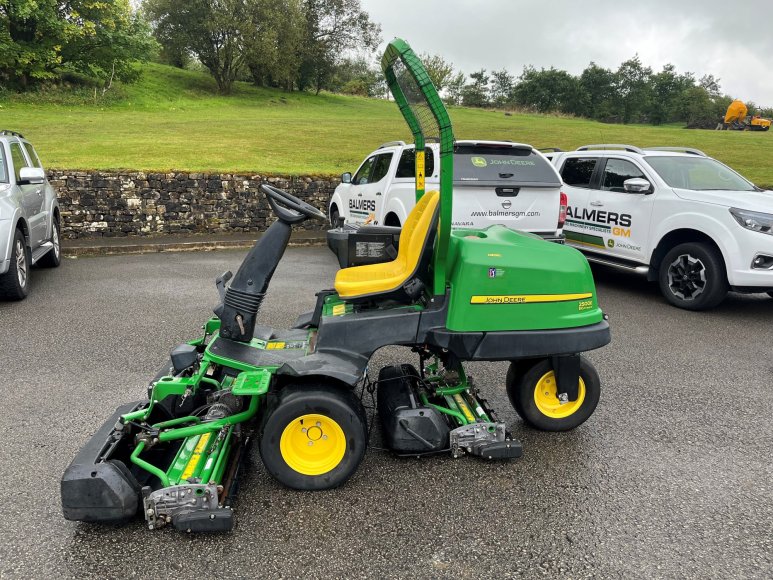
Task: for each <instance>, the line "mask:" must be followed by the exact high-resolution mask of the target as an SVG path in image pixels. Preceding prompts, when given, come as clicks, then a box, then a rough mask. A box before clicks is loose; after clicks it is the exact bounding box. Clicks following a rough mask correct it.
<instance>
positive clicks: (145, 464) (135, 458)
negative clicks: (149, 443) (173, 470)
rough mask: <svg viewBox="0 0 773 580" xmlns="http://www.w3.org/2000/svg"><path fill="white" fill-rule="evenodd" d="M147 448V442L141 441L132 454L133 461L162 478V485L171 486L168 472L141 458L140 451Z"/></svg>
mask: <svg viewBox="0 0 773 580" xmlns="http://www.w3.org/2000/svg"><path fill="white" fill-rule="evenodd" d="M143 449H145V442H144V441H140V442H139V444H138V445H137V447H136V448H135V449H134V453H132V455H131V461H132V463H134V465H136V466H137V467H141V468H142V469H144V470H145V471H147V472H149V473H152V474H153V475H155V476H156V477H157V478H159V479H160V480H161V485H162V486H163V487H169V478H168V477H167V476H166V473H164V472H163V471H161V470H160V469H159V468H158V467H156V466H155V465H151V464H150V463H148V462H147V461H145V460H144V459H140V453H142V450H143Z"/></svg>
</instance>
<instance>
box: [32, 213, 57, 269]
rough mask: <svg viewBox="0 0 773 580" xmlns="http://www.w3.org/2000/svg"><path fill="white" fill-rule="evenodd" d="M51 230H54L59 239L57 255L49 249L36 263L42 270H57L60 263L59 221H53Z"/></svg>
mask: <svg viewBox="0 0 773 580" xmlns="http://www.w3.org/2000/svg"><path fill="white" fill-rule="evenodd" d="M51 228H56V234H57V237H58V239H59V255H58V256H57V255H56V252H54V249H53V248H51V249H50V250H49V251H48V252H47V253H46V255H45V256H43V257H42V258H40V260H38V261H37V264H36V265H38V266H41V267H43V268H58V267H59V264H61V263H62V229H61V228H60V226H59V220H58V219H54V223H53V224H52V226H51ZM53 237H54V236H53V232H52V234H51V239H53Z"/></svg>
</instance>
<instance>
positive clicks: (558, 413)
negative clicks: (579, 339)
mask: <svg viewBox="0 0 773 580" xmlns="http://www.w3.org/2000/svg"><path fill="white" fill-rule="evenodd" d="M556 387H557V382H556V376H555V373H554V372H553V367H552V365H551V364H550V361H549V360H542V361H540V362H538V363H536V364H535V365H533V366H531V367H530V368H529V369H528V370H527V371H526V372H524V373H515V372H513V373H508V377H507V395H508V397H509V398H510V402H511V403H512V405H513V407H514V408H515V410H516V412H517V413H518V414H519V415H520V416H521V418H522V419H523V420H524V421H525V422H526V423H527V424H528V425H530V426H531V427H534V428H535V429H539V430H541V431H569V430H570V429H574V428H575V427H578V426H580V425H582V424H583V423H584V422H585V421H587V420H588V417H590V416H591V415H592V414H593V411H595V410H596V405H598V402H599V396H600V395H601V381H600V379H599V375H598V373H597V372H596V369H595V368H593V365H592V364H591V363H590V361H588V359H586V358H585V357H580V388H579V391H578V396H577V400H575V401H562V400H561V399H559V398H558V390H557V388H556Z"/></svg>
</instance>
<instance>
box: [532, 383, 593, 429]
mask: <svg viewBox="0 0 773 580" xmlns="http://www.w3.org/2000/svg"><path fill="white" fill-rule="evenodd" d="M583 401H585V381H583V380H582V377H580V390H579V392H578V396H577V400H576V401H567V402H565V403H561V401H560V400H559V399H558V394H557V393H556V376H555V374H553V371H549V372H547V373H545V374H544V375H542V378H541V379H540V380H539V381H537V386H535V387H534V403H535V404H536V405H537V409H539V411H540V413H542V414H543V415H545V416H546V417H550V418H551V419H564V418H565V417H569V416H570V415H573V414H574V413H576V412H577V411H578V410H579V408H580V407H582V403H583Z"/></svg>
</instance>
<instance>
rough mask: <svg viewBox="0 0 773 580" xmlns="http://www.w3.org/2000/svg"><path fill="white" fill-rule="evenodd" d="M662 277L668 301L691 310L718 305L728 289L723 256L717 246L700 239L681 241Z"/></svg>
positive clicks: (668, 256) (664, 265) (665, 262)
mask: <svg viewBox="0 0 773 580" xmlns="http://www.w3.org/2000/svg"><path fill="white" fill-rule="evenodd" d="M658 279H659V282H660V291H661V292H662V293H663V296H665V298H666V300H668V301H669V302H670V303H671V304H673V305H674V306H677V307H679V308H685V309H687V310H708V309H710V308H714V307H715V306H717V305H718V304H719V303H720V302H722V300H724V298H725V296H726V295H727V291H728V283H727V274H726V273H725V266H724V263H723V262H722V256H721V255H720V254H719V251H718V250H717V249H716V248H714V247H713V246H710V245H708V244H704V243H700V242H688V243H686V244H679V245H678V246H676V247H674V248H673V249H672V250H671V251H670V252H668V253H667V254H666V256H665V258H663V262H661V264H660V272H659V276H658Z"/></svg>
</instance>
